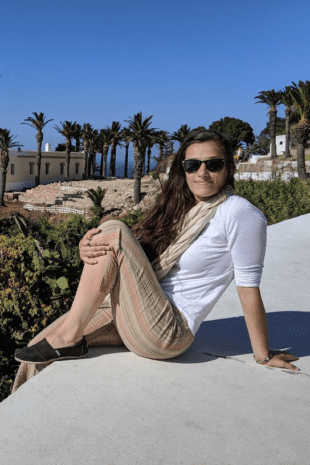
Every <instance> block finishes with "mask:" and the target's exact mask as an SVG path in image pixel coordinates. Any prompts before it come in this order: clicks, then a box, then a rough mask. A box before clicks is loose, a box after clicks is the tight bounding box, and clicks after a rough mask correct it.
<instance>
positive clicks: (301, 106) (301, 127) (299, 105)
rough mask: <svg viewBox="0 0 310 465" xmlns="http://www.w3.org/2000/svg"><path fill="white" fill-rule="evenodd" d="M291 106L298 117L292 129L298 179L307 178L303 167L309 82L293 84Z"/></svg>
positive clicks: (309, 112)
mask: <svg viewBox="0 0 310 465" xmlns="http://www.w3.org/2000/svg"><path fill="white" fill-rule="evenodd" d="M290 93H291V96H292V100H293V105H294V106H295V109H296V111H297V113H298V114H299V116H300V121H299V123H298V124H297V125H296V126H295V128H294V135H295V139H296V141H297V169H298V177H299V178H300V179H303V180H305V179H307V178H309V173H307V172H306V165H305V147H306V144H307V141H308V139H309V136H310V81H305V82H303V81H299V83H298V85H297V84H295V82H293V86H292V87H291V89H290Z"/></svg>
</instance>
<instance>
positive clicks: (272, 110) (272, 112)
mask: <svg viewBox="0 0 310 465" xmlns="http://www.w3.org/2000/svg"><path fill="white" fill-rule="evenodd" d="M269 123H270V158H276V156H277V150H276V123H277V109H276V108H270V110H269Z"/></svg>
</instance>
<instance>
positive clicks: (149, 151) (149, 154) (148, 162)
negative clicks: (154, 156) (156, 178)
mask: <svg viewBox="0 0 310 465" xmlns="http://www.w3.org/2000/svg"><path fill="white" fill-rule="evenodd" d="M151 153H152V147H151V146H150V145H149V146H148V149H147V172H148V173H149V172H150V162H151Z"/></svg>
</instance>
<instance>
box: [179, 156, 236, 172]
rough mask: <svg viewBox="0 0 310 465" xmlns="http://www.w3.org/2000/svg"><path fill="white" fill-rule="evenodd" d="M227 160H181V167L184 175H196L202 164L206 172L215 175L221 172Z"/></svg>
mask: <svg viewBox="0 0 310 465" xmlns="http://www.w3.org/2000/svg"><path fill="white" fill-rule="evenodd" d="M226 161H227V160H222V159H221V158H209V159H208V160H195V159H192V158H191V159H189V160H183V161H182V165H183V168H184V170H185V171H186V173H196V171H198V170H199V168H200V167H201V165H202V163H205V164H206V167H207V170H208V171H211V173H217V172H218V171H221V170H222V169H223V167H224V165H225V163H226Z"/></svg>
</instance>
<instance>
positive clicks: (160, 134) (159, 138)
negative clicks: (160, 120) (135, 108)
mask: <svg viewBox="0 0 310 465" xmlns="http://www.w3.org/2000/svg"><path fill="white" fill-rule="evenodd" d="M171 139H172V137H171V138H170V137H169V133H168V132H167V131H157V133H156V143H157V144H158V145H159V157H158V158H157V161H161V160H162V159H163V158H164V149H165V146H166V144H168V143H169V142H170V141H171Z"/></svg>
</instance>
